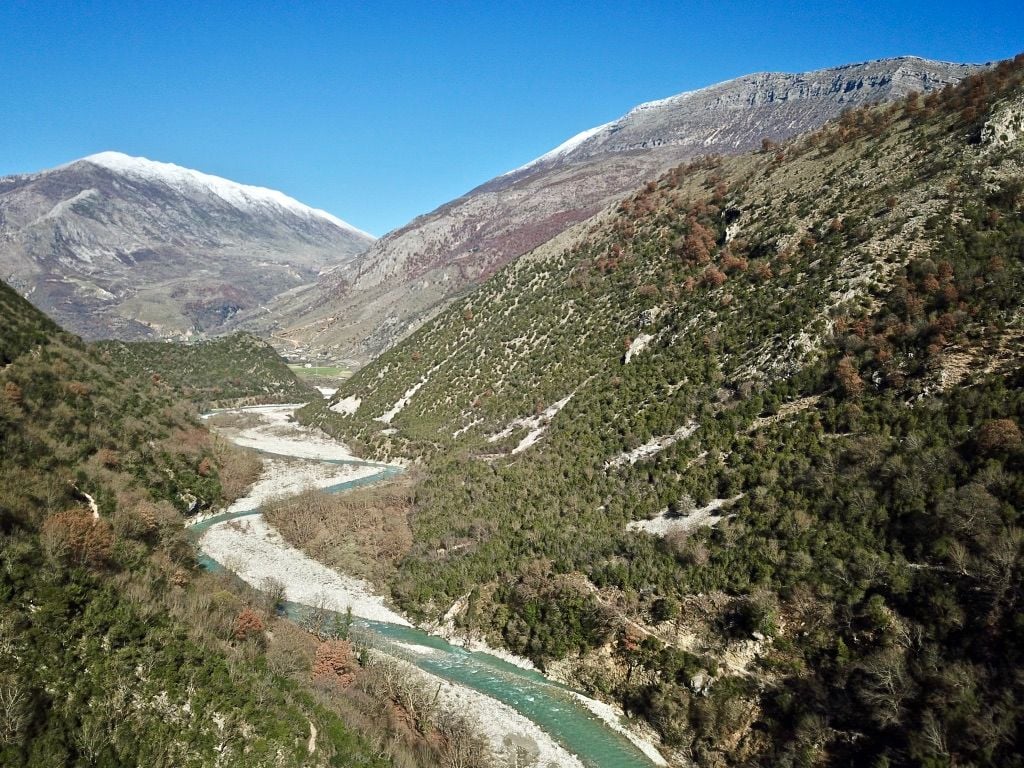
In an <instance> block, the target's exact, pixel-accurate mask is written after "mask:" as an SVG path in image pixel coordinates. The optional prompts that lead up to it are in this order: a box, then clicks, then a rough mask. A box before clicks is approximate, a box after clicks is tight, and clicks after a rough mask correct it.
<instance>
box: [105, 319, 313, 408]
mask: <svg viewBox="0 0 1024 768" xmlns="http://www.w3.org/2000/svg"><path fill="white" fill-rule="evenodd" d="M96 347H97V349H98V350H99V353H100V356H101V357H102V358H103V360H105V361H108V362H110V363H112V364H114V365H117V366H118V367H120V368H122V369H123V370H125V371H126V372H128V373H129V374H130V375H132V376H144V377H149V376H155V377H156V378H157V379H158V380H159V381H162V382H163V383H164V384H166V385H168V386H170V387H173V388H174V389H175V391H177V392H179V393H180V394H181V396H182V397H185V398H187V399H188V400H191V401H193V402H196V403H199V404H200V405H201V406H204V407H205V406H215V405H221V404H225V403H238V402H240V401H250V402H254V403H301V402H305V401H306V400H309V399H310V398H311V397H312V394H313V392H312V389H311V388H309V387H307V386H306V385H304V384H302V383H301V382H300V381H299V380H298V379H297V378H296V376H295V374H294V373H293V372H292V370H291V369H290V368H289V367H288V366H287V364H286V363H285V362H284V360H282V359H281V357H280V355H278V354H277V352H275V351H274V348H273V347H271V346H270V345H269V344H267V343H266V342H265V341H262V340H260V339H257V338H256V337H255V336H250V335H249V334H248V333H236V334H233V335H231V336H224V337H222V338H218V339H208V340H204V341H198V342H194V343H190V344H183V343H176V342H159V341H138V342H128V341H101V342H97V344H96Z"/></svg>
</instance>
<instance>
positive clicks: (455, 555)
mask: <svg viewBox="0 0 1024 768" xmlns="http://www.w3.org/2000/svg"><path fill="white" fill-rule="evenodd" d="M1022 80H1024V59H1022V58H1021V57H1018V59H1017V60H1015V61H1014V62H1006V63H1004V64H1002V65H1000V66H998V67H996V68H994V69H992V70H990V71H988V72H986V73H985V74H983V75H979V76H975V77H972V78H968V80H966V81H965V82H963V83H962V84H961V85H959V86H957V87H955V88H949V89H947V90H945V91H943V92H941V93H936V94H932V95H929V96H928V97H927V98H920V97H916V96H912V97H911V98H909V99H908V100H906V101H905V102H904V103H902V104H899V105H894V106H883V107H876V108H872V109H864V110H858V111H856V112H850V113H847V114H846V115H844V116H843V118H842V119H840V120H839V121H837V122H836V123H835V124H832V125H829V126H827V127H826V128H825V129H823V130H822V131H820V132H818V133H815V134H812V135H810V136H807V137H804V138H802V139H799V140H797V141H795V142H793V143H791V144H788V145H785V146H782V147H776V146H773V145H766V146H765V147H764V150H763V151H762V152H760V153H757V154H755V155H751V156H745V157H742V158H733V159H720V158H708V159H705V160H702V161H699V162H696V163H693V164H691V165H690V166H687V167H681V168H679V169H677V170H676V171H675V172H673V173H670V174H668V175H666V176H665V177H663V178H662V179H660V180H659V181H658V182H655V183H652V184H650V185H648V186H647V187H646V188H645V189H644V190H641V191H639V192H638V193H637V194H636V195H634V196H632V197H630V198H629V199H627V200H625V201H623V202H622V204H621V205H620V206H619V207H618V208H617V209H616V210H615V211H612V212H609V213H608V214H607V215H605V216H603V217H602V218H600V219H599V220H598V221H597V223H596V224H592V225H590V226H587V227H581V228H578V230H577V231H576V232H575V233H574V237H571V238H569V237H567V238H563V239H561V240H560V241H559V242H556V243H551V244H548V245H547V246H544V247H542V248H540V249H538V250H537V251H536V252H534V253H533V254H530V255H528V256H526V257H524V258H522V259H520V260H519V261H518V262H517V263H515V264H513V265H511V266H510V267H508V268H507V269H505V270H503V271H502V272H501V273H499V274H498V275H496V276H495V278H494V279H492V280H491V281H490V282H489V283H488V284H486V285H485V286H483V287H482V288H481V289H480V290H478V291H476V292H475V293H473V294H472V295H470V296H469V297H467V298H466V299H465V300H464V301H461V302H459V303H457V304H456V305H455V306H453V307H452V308H451V309H450V310H449V311H447V312H446V313H445V314H443V315H442V316H441V317H439V318H438V319H437V320H436V321H435V322H432V323H430V324H428V325H427V326H425V327H424V328H422V329H421V330H420V331H419V332H417V333H416V334H415V335H414V336H413V337H411V338H410V339H409V340H408V341H407V342H405V343H403V344H402V345H399V346H398V347H397V348H395V349H394V350H392V351H390V352H389V353H387V354H385V355H384V356H382V357H381V358H380V359H379V360H378V361H376V362H375V363H374V364H372V365H370V366H368V367H367V368H364V369H363V370H362V371H360V372H359V373H358V374H357V375H356V376H355V377H354V378H353V379H352V380H351V381H349V382H347V383H346V384H345V385H343V386H342V388H341V390H340V391H339V392H338V394H337V395H336V396H335V398H334V402H339V401H343V400H344V401H345V402H346V403H353V402H355V401H356V399H358V403H359V405H358V409H357V410H356V412H355V414H354V415H347V414H345V413H344V412H339V410H340V409H335V410H334V411H332V410H329V409H328V407H327V406H326V405H324V404H319V403H314V404H313V405H311V406H309V407H307V409H306V411H305V412H304V414H303V415H304V418H306V419H307V420H309V421H311V422H314V423H319V424H322V425H323V426H324V427H325V428H326V429H328V430H330V431H334V432H336V433H338V434H340V435H343V436H344V437H345V438H346V439H348V440H350V441H351V442H353V443H354V444H357V445H361V446H363V447H364V448H365V450H366V451H367V452H370V453H372V454H374V455H377V456H388V455H402V454H406V455H412V456H417V457H419V458H420V459H421V461H422V462H423V463H424V464H425V470H426V471H425V473H424V478H423V480H422V481H421V482H420V483H419V485H418V487H417V488H416V491H415V499H414V504H415V510H414V514H413V516H412V526H413V534H414V541H415V542H416V543H415V544H414V546H413V548H412V550H411V551H410V553H409V554H408V555H407V556H406V557H405V559H404V560H403V561H402V562H401V564H400V567H399V571H398V573H397V574H396V575H395V576H394V577H393V579H392V589H393V592H394V595H395V597H396V598H397V599H398V600H399V601H400V602H401V603H402V604H403V605H404V606H405V607H406V608H407V609H408V610H410V611H412V612H416V613H419V614H421V615H424V616H431V617H435V618H436V617H437V616H439V615H441V614H443V613H444V612H445V611H446V610H447V609H448V607H449V606H450V605H451V604H452V603H454V602H455V601H456V600H457V599H458V598H461V597H464V596H466V597H468V599H467V601H466V604H467V608H466V610H465V611H464V612H463V613H462V614H461V617H460V621H461V622H462V623H463V624H464V625H465V626H466V627H467V628H468V629H471V630H475V631H479V632H481V633H485V634H487V635H489V636H490V637H491V638H492V639H496V640H500V641H502V642H504V644H505V645H507V646H508V647H509V648H511V649H512V650H515V651H517V652H521V653H525V654H527V655H529V656H531V657H532V658H534V659H535V660H536V661H538V662H539V663H541V664H544V665H547V666H548V667H549V668H551V669H553V670H556V671H559V672H560V673H561V674H565V675H567V676H569V677H571V678H572V679H574V680H575V681H577V682H582V683H584V684H587V685H589V686H590V687H592V688H593V689H594V690H596V691H599V692H602V693H604V694H605V695H607V696H610V697H613V698H615V699H617V700H618V701H620V702H621V703H623V704H624V705H625V706H626V707H627V709H628V710H629V711H631V712H633V713H635V714H638V715H642V716H643V717H645V718H646V719H647V720H648V721H649V722H650V723H651V724H653V725H654V727H655V728H657V729H658V731H659V732H660V734H661V736H662V738H663V741H664V743H665V745H666V746H667V747H668V748H670V749H676V750H678V753H679V756H680V759H685V758H689V759H695V760H697V761H698V762H700V763H702V764H707V765H713V764H721V763H723V762H725V763H731V764H765V763H771V764H779V765H789V764H799V765H814V764H823V763H844V764H857V765H872V764H873V765H890V764H893V765H894V764H924V765H936V766H938V765H953V764H972V765H1020V764H1021V763H1022V760H1024V758H1022V747H1024V745H1022V744H1021V742H1020V734H1019V730H1020V729H1019V724H1020V722H1021V721H1022V720H1024V678H1022V677H1021V669H1022V664H1021V662H1022V659H1021V650H1020V649H1021V648H1024V612H1022V610H1021V599H1022V595H1021V577H1022V560H1021V546H1022V534H1021V529H1020V525H1021V520H1020V513H1021V510H1022V509H1024V475H1022V470H1024V464H1022V462H1024V447H1022V439H1021V431H1020V430H1021V423H1022V420H1024V389H1022V385H1024V361H1022V356H1021V349H1022V346H1021V339H1022V337H1024V328H1022V327H1021V322H1022V319H1024V306H1022V297H1024V175H1022V172H1021V167H1022V162H1024V148H1022V146H1021V138H1020V137H1021V134H1022V132H1024V123H1022V115H1024V107H1022V105H1024V88H1022ZM993 125H999V126H1004V127H1005V126H1010V127H1009V128H1006V129H1005V130H1003V129H1000V130H999V131H996V132H995V133H994V132H993V131H992V129H991V127H992V126H993ZM641 337H643V339H644V341H645V342H646V346H645V347H644V346H643V345H642V344H638V343H637V340H638V339H640V338H641ZM570 395H571V399H569V400H568V402H567V403H566V404H565V405H564V408H562V409H561V410H560V411H558V410H557V409H552V405H553V404H555V403H557V402H559V401H561V400H563V399H564V398H566V397H567V396H570ZM403 400H405V404H404V407H402V408H400V409H398V410H397V411H396V410H395V406H396V404H399V403H402V401H403ZM545 411H547V413H545ZM386 413H387V414H388V415H389V416H391V418H390V419H388V423H387V424H382V423H380V420H379V418H380V417H382V416H383V415H384V414H386ZM531 419H533V420H532V421H531ZM548 422H550V423H548ZM545 424H547V427H546V431H544V432H542V433H540V436H539V439H538V440H537V442H536V443H535V444H533V445H532V447H531V446H530V443H529V441H527V442H525V443H524V442H522V438H523V437H524V436H525V435H526V434H527V433H528V432H529V430H531V429H534V428H538V427H543V426H544V425H545ZM687 427H690V428H689V429H684V428H687ZM659 438H662V440H661V442H660V443H658V444H656V445H655V443H654V441H655V440H658V439H659ZM645 445H647V446H652V445H653V446H655V447H654V448H653V449H652V450H649V451H647V452H642V451H641V452H635V453H631V452H633V451H635V450H636V449H638V448H640V447H642V446H645ZM716 500H717V501H716ZM713 501H716V508H717V505H720V506H721V510H720V511H719V512H718V513H717V514H716V515H715V516H714V517H710V518H706V521H705V524H703V525H702V524H699V523H698V522H696V521H698V520H700V519H701V517H702V515H707V514H708V513H707V509H710V507H708V506H707V505H708V504H709V503H710V502H713ZM657 515H665V516H667V517H668V519H669V520H671V519H675V520H681V521H683V523H682V524H679V525H677V526H675V528H674V529H673V528H672V527H671V526H669V533H667V535H665V536H652V535H650V534H647V533H638V532H633V531H632V530H630V529H629V528H627V525H628V524H630V523H634V522H636V521H642V520H644V519H647V518H651V517H654V516H657ZM688 520H692V521H693V522H686V521H688Z"/></svg>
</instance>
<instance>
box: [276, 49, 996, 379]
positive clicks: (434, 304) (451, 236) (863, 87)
mask: <svg viewBox="0 0 1024 768" xmlns="http://www.w3.org/2000/svg"><path fill="white" fill-rule="evenodd" d="M976 69H977V67H973V66H970V65H964V64H949V63H944V62H934V61H927V60H924V59H917V58H899V59H885V60H880V61H873V62H867V63H863V64H852V65H848V66H843V67H837V68H833V69H824V70H819V71H816V72H809V73H804V74H782V73H760V74H754V75H749V76H746V77H741V78H737V79H735V80H730V81H727V82H724V83H720V84H718V85H713V86H710V87H708V88H704V89H701V90H698V91H692V92H688V93H682V94H679V95H676V96H672V97H669V98H667V99H662V100H660V101H654V102H649V103H646V104H641V105H640V106H638V107H636V108H634V109H633V110H631V111H630V112H629V113H627V114H626V115H624V116H623V117H621V118H619V119H618V120H615V121H613V122H611V123H607V124H605V125H602V126H598V127H596V128H592V129H589V130H587V131H584V132H583V133H581V134H579V135H577V136H575V137H573V138H572V139H569V140H568V141H567V142H565V143H564V144H562V145H560V146H559V147H556V148H555V149H553V150H552V151H551V152H548V153H547V154H545V155H543V156H541V157H539V158H537V159H536V160H534V161H533V162H531V163H529V164H527V165H525V166H523V167H521V168H518V169H516V170H514V171H512V172H510V173H507V174H505V175H503V176H499V177H497V178H495V179H492V180H491V181H489V182H487V183H486V184H483V185H482V186H480V187H477V188H476V189H474V190H472V191H471V192H469V193H468V194H466V195H465V196H463V197H461V198H459V199H457V200H454V201H452V202H450V203H448V204H446V205H444V206H442V207H441V208H438V209H437V210H435V211H433V212H431V213H429V214H426V215H424V216H420V217H418V218H417V219H415V220H414V221H412V222H411V223H410V224H408V225H407V226H405V227H402V228H401V229H398V230H395V231H394V232H392V233H390V234H388V235H387V236H386V237H384V238H382V239H381V240H379V241H378V242H377V243H375V244H374V246H373V247H372V248H370V249H369V250H367V251H366V252H365V253H364V254H363V255H362V256H361V257H359V258H357V259H354V260H352V261H351V262H349V263H348V264H345V265H343V266H341V267H339V268H336V269H334V270H331V271H330V272H328V273H326V274H325V275H323V276H322V277H321V278H320V280H318V282H317V284H316V285H315V286H313V287H311V288H307V289H303V290H300V291H297V292H295V293H293V294H289V295H286V296H285V297H283V298H282V299H281V300H279V301H277V302H275V304H274V305H272V306H271V312H270V314H269V315H268V316H263V317H260V318H257V319H256V320H257V322H261V323H264V326H263V327H264V330H266V328H267V327H268V326H267V325H266V323H271V324H272V325H271V326H269V327H272V328H273V329H274V330H275V331H276V332H278V333H279V334H280V335H282V336H284V337H286V338H289V339H291V340H292V341H293V342H294V343H296V344H308V345H309V346H311V347H316V348H333V349H334V350H335V351H336V352H337V353H338V354H339V355H349V356H352V357H355V358H357V359H366V358H368V357H372V356H373V355H375V354H377V353H379V352H380V351H381V350H382V349H385V348H386V347H387V346H389V345H390V344H392V343H393V342H394V341H395V340H397V339H399V338H401V337H403V336H404V335H406V334H407V333H408V332H410V331H411V330H413V329H415V328H416V327H418V326H419V325H420V324H421V323H422V322H423V321H424V320H425V319H427V318H429V317H431V316H433V314H434V312H435V311H436V309H437V308H439V307H440V306H442V305H443V304H444V302H445V300H447V299H449V298H452V297H453V296H456V295H458V294H459V293H460V292H461V291H463V290H464V289H466V288H467V287H469V286H471V285H474V284H477V283H479V282H480V281H481V280H483V279H485V278H486V277H488V276H489V275H491V274H493V273H494V271H495V270H497V269H498V268H500V267H501V266H503V265H505V264H507V263H508V262H509V261H511V260H513V259H515V258H517V257H518V256H520V255H521V254H523V253H525V252H527V251H529V250H531V249H533V248H535V247H536V246H537V245H539V244H541V243H543V242H546V241H547V240H549V239H550V238H551V237H553V236H555V235H557V234H558V233H560V232H562V231H564V230H566V229H567V228H568V227H570V226H571V225H573V224H575V223H577V222H579V221H582V220H583V219H586V218H589V217H590V216H592V215H593V214H594V213H596V212H597V211H599V210H601V209H602V208H604V207H606V206H607V205H609V204H610V203H611V202H613V201H615V200H617V199H618V198H620V197H621V196H622V195H624V194H625V193H627V192H628V191H630V190H632V189H635V188H637V187H639V186H640V185H642V184H643V183H644V182H646V181H648V180H650V179H652V178H655V177H657V176H658V175H659V174H661V173H663V172H665V171H666V170H668V169H669V168H672V167H674V166H676V165H678V164H679V163H681V162H684V161H686V160H688V159H691V158H694V157H697V156H700V155H706V154H732V153H737V152H742V151H746V150H749V149H753V148H755V147H760V146H761V144H762V141H763V140H764V139H768V140H769V141H781V140H783V139H786V138H788V137H791V136H794V135H797V134H800V133H803V132H805V131H808V130H811V129H814V128H817V127H819V126H821V125H822V124H824V123H825V122H827V121H828V120H830V119H833V118H836V117H838V116H839V115H840V114H841V113H842V112H843V111H844V110H846V109H848V108H851V107H856V106H861V105H865V104H870V103H873V102H880V101H886V100H891V99H897V98H900V97H902V96H905V95H906V94H908V93H910V92H912V91H921V92H926V91H931V90H934V89H937V88H942V87H944V86H945V85H947V84H949V83H955V82H958V81H959V80H961V79H962V78H963V77H965V76H966V75H968V74H970V73H971V72H972V71H974V70H976Z"/></svg>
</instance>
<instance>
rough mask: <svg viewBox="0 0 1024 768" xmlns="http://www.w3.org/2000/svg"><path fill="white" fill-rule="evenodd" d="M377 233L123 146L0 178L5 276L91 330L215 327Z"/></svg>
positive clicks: (121, 334)
mask: <svg viewBox="0 0 1024 768" xmlns="http://www.w3.org/2000/svg"><path fill="white" fill-rule="evenodd" d="M373 240H374V238H373V237H372V236H371V235H369V234H367V233H366V232H362V231H361V230H359V229H356V228H355V227H353V226H352V225H350V224H348V223H346V222H344V221H342V220H341V219H339V218H337V217H335V216H332V215H331V214H329V213H327V212H326V211H321V210H317V209H315V208H311V207H309V206H307V205H303V204H302V203H300V202H299V201H298V200H295V199H293V198H291V197H288V196H287V195H285V194H283V193H281V192H278V191H276V190H272V189H266V188H263V187H254V186H246V185H243V184H237V183H235V182H233V181H229V180H227V179H222V178H220V177H217V176H211V175H209V174H205V173H200V172H199V171H194V170H191V169H188V168H182V167H181V166H177V165H173V164H170V163H160V162H155V161H152V160H147V159H146V158H141V157H130V156H128V155H124V154H121V153H119V152H101V153H99V154H95V155H90V156H89V157H85V158H82V159H81V160H76V161H74V162H71V163H68V164H66V165H62V166H59V167H57V168H54V169H52V170H48V171H43V172H41V173H34V174H26V175H18V176H9V177H7V178H3V179H0V277H2V278H3V279H5V280H7V281H8V282H9V283H11V284H12V285H13V286H14V287H15V288H16V289H17V290H19V291H20V292H21V293H22V294H24V295H25V296H27V297H28V298H29V299H30V300H31V301H32V302H33V303H34V304H35V305H36V306H38V307H39V308H41V309H42V310H44V311H45V312H47V313H48V314H50V315H51V316H52V317H54V318H55V319H57V320H58V321H59V322H60V323H61V324H62V325H64V326H65V327H67V328H69V329H70V330H73V331H75V332H77V333H80V334H82V335H83V336H85V337H87V338H107V337H117V338H145V337H163V338H180V337H188V336H190V335H193V334H195V333H206V332H215V331H216V330H217V329H218V327H219V326H220V325H222V324H223V323H224V322H225V321H227V320H228V319H230V318H231V317H232V316H233V315H234V314H235V313H237V312H239V311H242V310H245V309H253V308H258V307H260V306H261V305H263V304H264V303H266V302H267V301H269V300H270V299H271V298H273V297H274V296H276V295H277V294H279V293H281V292H283V291H287V290H289V289H292V288H295V287H296V286H299V285H303V284H307V283H310V282H312V281H313V280H315V279H316V277H317V275H318V274H319V273H320V272H321V271H322V270H324V269H326V268H329V267H336V266H339V265H343V264H344V263H346V262H347V261H349V260H350V259H351V258H353V257H354V256H356V255H358V254H359V253H361V252H362V251H364V250H365V249H366V248H367V247H368V246H369V245H370V244H372V242H373Z"/></svg>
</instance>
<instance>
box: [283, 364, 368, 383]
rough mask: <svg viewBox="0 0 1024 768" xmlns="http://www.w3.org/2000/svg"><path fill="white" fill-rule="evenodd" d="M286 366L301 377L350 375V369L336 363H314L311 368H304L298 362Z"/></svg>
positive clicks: (345, 377) (336, 377)
mask: <svg viewBox="0 0 1024 768" xmlns="http://www.w3.org/2000/svg"><path fill="white" fill-rule="evenodd" d="M288 367H289V368H291V369H292V371H293V372H294V373H295V375H296V376H301V377H302V378H328V379H347V378H349V377H350V376H352V370H351V369H349V368H344V367H342V366H336V365H319V366H317V365H314V366H313V367H312V368H306V367H305V366H304V365H301V364H298V363H289V364H288Z"/></svg>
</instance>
